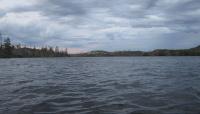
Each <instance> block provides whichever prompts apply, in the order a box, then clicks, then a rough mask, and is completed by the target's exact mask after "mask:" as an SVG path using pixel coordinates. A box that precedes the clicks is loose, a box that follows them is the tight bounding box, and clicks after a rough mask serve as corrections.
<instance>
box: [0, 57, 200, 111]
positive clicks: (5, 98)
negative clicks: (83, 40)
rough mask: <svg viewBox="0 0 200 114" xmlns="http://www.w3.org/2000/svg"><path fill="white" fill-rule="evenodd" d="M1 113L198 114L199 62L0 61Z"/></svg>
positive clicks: (144, 59) (189, 59)
mask: <svg viewBox="0 0 200 114" xmlns="http://www.w3.org/2000/svg"><path fill="white" fill-rule="evenodd" d="M0 114H200V57H107V58H106V57H105V58H104V57H100V58H78V57H77V58H76V57H74V58H73V57H72V58H29V59H0Z"/></svg>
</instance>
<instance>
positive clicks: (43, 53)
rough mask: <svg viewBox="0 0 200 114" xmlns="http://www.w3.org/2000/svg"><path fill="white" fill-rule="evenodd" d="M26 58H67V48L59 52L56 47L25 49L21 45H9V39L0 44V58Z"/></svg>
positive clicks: (25, 47)
mask: <svg viewBox="0 0 200 114" xmlns="http://www.w3.org/2000/svg"><path fill="white" fill-rule="evenodd" d="M28 57H69V54H68V52H67V48H66V49H65V50H64V51H61V50H60V49H59V47H58V46H56V47H55V48H53V47H50V46H45V47H41V48H39V47H35V46H34V47H27V46H22V45H21V44H17V45H13V44H11V41H10V38H6V39H5V40H4V41H2V42H1V44H0V58H28Z"/></svg>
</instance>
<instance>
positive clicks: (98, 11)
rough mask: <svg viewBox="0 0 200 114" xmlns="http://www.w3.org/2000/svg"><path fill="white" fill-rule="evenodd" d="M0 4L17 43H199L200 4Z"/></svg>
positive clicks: (140, 0)
mask: <svg viewBox="0 0 200 114" xmlns="http://www.w3.org/2000/svg"><path fill="white" fill-rule="evenodd" d="M8 1H9V2H8ZM0 4H1V5H0V9H1V10H0V25H1V26H0V31H2V32H3V33H5V34H7V35H9V36H11V37H12V38H13V40H14V41H15V42H23V43H30V44H38V45H60V46H62V47H71V48H82V49H84V50H91V49H106V50H126V49H127V50H128V49H130V50H137V49H138V50H139V49H142V50H151V49H155V48H186V47H189V46H191V47H192V46H195V45H198V43H200V42H199V41H200V38H199V37H198V36H199V34H200V32H199V30H200V20H199V19H200V7H199V6H200V1H199V0H174V1H171V0H101V1H100V0H81V1H80V0H30V1H26V0H19V1H12V2H11V0H7V1H6V0H2V1H0ZM187 42H189V43H187ZM110 45H112V46H110Z"/></svg>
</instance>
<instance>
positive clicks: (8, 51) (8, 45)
mask: <svg viewBox="0 0 200 114" xmlns="http://www.w3.org/2000/svg"><path fill="white" fill-rule="evenodd" d="M12 50H13V47H12V45H11V41H10V38H6V39H5V40H4V56H5V57H6V58H7V57H8V58H9V57H12Z"/></svg>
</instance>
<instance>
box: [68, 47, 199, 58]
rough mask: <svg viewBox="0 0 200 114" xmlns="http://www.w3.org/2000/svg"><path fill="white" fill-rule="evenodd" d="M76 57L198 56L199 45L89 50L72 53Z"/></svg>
mask: <svg viewBox="0 0 200 114" xmlns="http://www.w3.org/2000/svg"><path fill="white" fill-rule="evenodd" d="M71 56H77V57H110V56H111V57H112V56H200V45H199V46H197V47H194V48H190V49H177V50H175V49H174V50H170V49H156V50H154V51H150V52H144V51H115V52H108V51H103V50H97V51H91V52H87V53H80V54H72V55H71Z"/></svg>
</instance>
